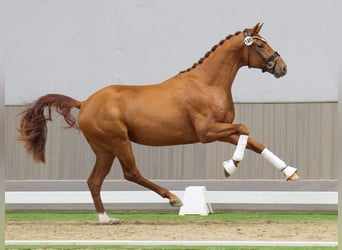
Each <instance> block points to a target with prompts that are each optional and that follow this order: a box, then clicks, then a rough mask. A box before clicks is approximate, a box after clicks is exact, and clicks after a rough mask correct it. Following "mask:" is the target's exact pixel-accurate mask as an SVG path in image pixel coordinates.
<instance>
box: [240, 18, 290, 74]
mask: <svg viewBox="0 0 342 250" xmlns="http://www.w3.org/2000/svg"><path fill="white" fill-rule="evenodd" d="M262 25H263V23H258V24H257V25H255V26H254V27H253V28H251V29H245V30H244V31H243V33H242V34H243V37H244V44H245V49H244V50H245V52H246V53H244V54H245V55H246V59H245V60H246V64H247V65H248V67H250V68H259V69H262V72H265V71H267V72H269V73H271V74H273V75H274V76H275V77H276V78H279V77H282V76H284V75H285V74H286V72H287V66H286V63H285V62H284V60H283V59H282V58H281V57H280V55H279V54H278V52H276V51H274V50H273V49H272V48H271V46H270V45H269V44H268V43H267V42H266V40H265V39H264V38H263V37H262V36H260V35H259V31H260V30H261V28H262Z"/></svg>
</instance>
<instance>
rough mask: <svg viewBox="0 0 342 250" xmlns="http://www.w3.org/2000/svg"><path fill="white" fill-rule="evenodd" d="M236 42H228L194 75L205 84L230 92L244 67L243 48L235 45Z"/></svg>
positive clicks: (197, 69) (204, 62)
mask: <svg viewBox="0 0 342 250" xmlns="http://www.w3.org/2000/svg"><path fill="white" fill-rule="evenodd" d="M235 40H236V39H231V40H229V41H226V42H225V43H224V44H223V45H222V46H220V47H218V48H217V49H216V50H215V51H214V52H213V53H212V54H211V55H210V56H209V57H208V58H207V59H206V60H204V61H203V63H202V64H200V65H198V67H197V68H195V69H194V72H193V73H195V74H197V75H198V76H199V77H200V78H201V81H202V82H203V83H205V84H207V85H211V86H217V87H220V88H224V89H226V90H229V91H230V89H231V86H232V84H233V81H234V78H235V76H236V74H237V72H238V70H239V69H240V67H241V66H242V63H241V53H242V48H239V46H236V45H235V44H234V43H237V42H238V41H235Z"/></svg>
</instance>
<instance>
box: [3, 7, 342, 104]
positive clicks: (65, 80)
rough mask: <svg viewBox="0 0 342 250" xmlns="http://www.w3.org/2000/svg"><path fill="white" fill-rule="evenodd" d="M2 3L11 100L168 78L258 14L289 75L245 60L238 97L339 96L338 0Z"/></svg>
mask: <svg viewBox="0 0 342 250" xmlns="http://www.w3.org/2000/svg"><path fill="white" fill-rule="evenodd" d="M5 8H6V10H5V11H3V13H4V14H5V20H6V30H5V34H4V35H5V37H6V42H5V46H6V60H5V66H6V72H5V73H6V78H5V84H6V85H5V87H6V93H5V94H6V104H7V105H20V104H24V103H27V102H31V101H33V100H35V99H36V98H37V97H39V96H41V95H45V94H47V93H52V92H58V93H62V94H66V95H70V96H72V97H74V98H77V99H81V100H83V99H85V98H86V97H87V96H89V95H90V94H91V93H93V92H94V91H96V90H98V89H99V88H102V87H103V86H105V85H108V84H111V83H120V84H146V83H157V82H161V81H163V80H165V79H167V78H169V77H171V76H172V75H174V74H177V73H178V72H179V71H181V70H183V69H186V68H188V67H190V66H191V65H192V64H193V63H194V62H197V61H198V59H199V58H201V57H202V56H203V55H204V54H205V53H206V51H208V50H209V49H210V48H211V47H212V46H213V45H214V44H216V43H217V42H218V41H220V40H221V39H222V38H224V37H225V36H226V35H228V34H232V33H234V32H235V31H239V30H243V29H244V28H247V27H252V26H254V25H255V24H256V23H257V22H259V21H261V22H264V23H265V25H264V28H263V30H262V31H261V34H262V35H263V36H264V37H265V38H266V39H267V40H268V41H269V43H270V44H271V45H272V47H273V48H274V49H275V50H277V51H278V52H279V53H280V54H281V55H282V56H283V58H284V59H285V61H286V62H287V63H288V68H289V73H288V75H287V76H286V77H284V78H282V79H279V80H276V79H275V78H274V77H273V76H271V75H269V74H261V73H260V71H259V70H248V69H247V68H244V69H242V70H241V72H240V73H239V74H238V76H237V78H236V81H235V84H234V88H233V93H234V97H235V100H236V101H237V102H306V101H310V102H312V101H314V102H316V101H318V102H326V101H337V81H338V78H339V77H341V76H339V75H338V69H340V68H341V64H340V62H339V58H341V49H340V43H341V39H342V37H341V32H340V28H339V26H340V24H341V18H340V10H341V9H342V2H341V1H339V0H329V1H319V0H303V1H294V0H290V1H272V0H259V1H227V0H221V1H219V0H210V1H209V0H207V1H205V0H187V1H181V0H173V1H157V0H130V1H126V0H117V1H110V0H101V1H95V0H73V1H69V0H59V1H48V0H46V1H41V0H12V1H6V4H5ZM247 90H248V91H247Z"/></svg>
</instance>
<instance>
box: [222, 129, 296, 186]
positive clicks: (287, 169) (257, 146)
mask: <svg viewBox="0 0 342 250" xmlns="http://www.w3.org/2000/svg"><path fill="white" fill-rule="evenodd" d="M224 141H226V142H229V143H232V144H235V145H237V144H239V143H240V141H241V138H239V136H238V135H232V136H230V137H228V138H226V139H225V140H224ZM246 147H247V148H248V149H249V150H252V151H254V152H256V153H258V154H261V155H262V156H263V157H264V158H265V159H266V160H267V161H268V162H270V163H271V164H272V165H273V166H274V167H275V168H277V169H278V170H280V171H281V172H283V173H284V175H285V177H286V179H287V180H298V179H299V176H298V174H297V169H295V168H293V167H291V166H287V165H286V163H285V162H284V161H282V160H281V159H280V158H279V157H278V156H276V155H275V154H273V153H272V152H271V151H270V150H268V149H267V148H266V147H265V146H264V145H262V144H261V143H259V142H257V141H256V140H254V139H252V138H250V137H248V141H247V144H246ZM238 150H239V149H238V148H237V149H236V151H238ZM240 150H241V148H240ZM243 150H244V149H243ZM235 153H236V152H235ZM235 153H234V155H235ZM239 153H241V152H239ZM242 155H243V153H242ZM241 160H242V158H240V159H238V160H234V156H233V159H231V160H228V161H225V162H224V163H223V164H224V168H225V173H226V175H227V176H229V175H230V174H231V173H233V172H234V170H235V168H236V167H237V165H238V164H239V162H240V161H241Z"/></svg>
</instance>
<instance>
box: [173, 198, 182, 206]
mask: <svg viewBox="0 0 342 250" xmlns="http://www.w3.org/2000/svg"><path fill="white" fill-rule="evenodd" d="M170 205H171V206H173V207H181V206H183V202H182V201H181V200H180V199H179V198H177V199H175V200H172V201H171V200H170Z"/></svg>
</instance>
